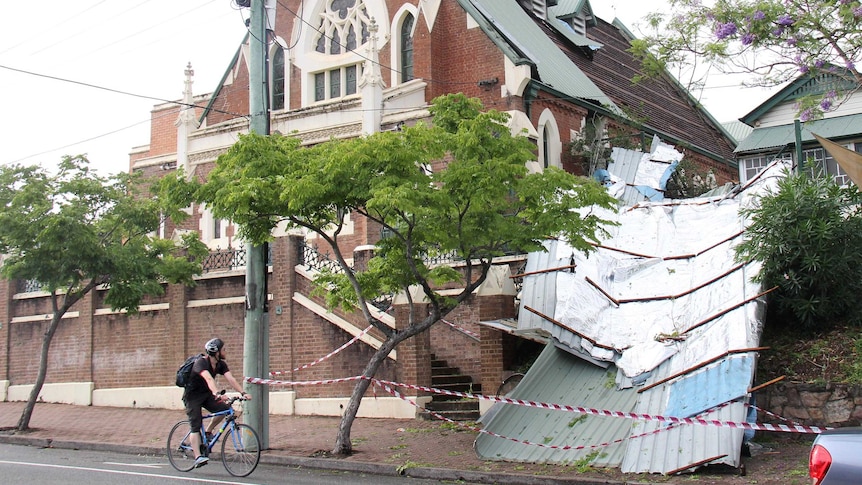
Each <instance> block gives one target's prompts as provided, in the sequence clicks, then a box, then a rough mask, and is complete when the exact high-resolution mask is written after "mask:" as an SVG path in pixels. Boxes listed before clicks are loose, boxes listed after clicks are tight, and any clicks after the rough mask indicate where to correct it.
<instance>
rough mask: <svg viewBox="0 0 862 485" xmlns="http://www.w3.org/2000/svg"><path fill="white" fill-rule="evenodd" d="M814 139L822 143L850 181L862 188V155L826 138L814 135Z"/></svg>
mask: <svg viewBox="0 0 862 485" xmlns="http://www.w3.org/2000/svg"><path fill="white" fill-rule="evenodd" d="M812 135H814V138H816V139H817V141H818V142H820V145H821V146H822V147H823V148H824V149H825V150H826V151H827V152H829V154H830V155H832V158H834V159H835V161H836V162H838V165H840V166H841V169H842V170H844V172H846V173H847V176H848V177H850V180H852V181H853V183H854V184H856V186H857V187H862V184H860V182H862V153H857V152H854V151H853V150H850V149H848V148H844V147H843V146H841V145H839V144H837V143H834V142H831V141H829V140H827V139H826V138H823V137H821V136H819V135H817V134H815V133H812Z"/></svg>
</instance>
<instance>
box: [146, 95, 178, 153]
mask: <svg viewBox="0 0 862 485" xmlns="http://www.w3.org/2000/svg"><path fill="white" fill-rule="evenodd" d="M179 115H180V107H179V105H172V106H167V107H164V108H160V109H154V110H153V111H152V113H151V120H152V121H151V123H150V151H149V153H148V156H150V157H154V156H158V155H166V154H169V153H176V152H177V127H176V125H175V123H176V122H177V117H179Z"/></svg>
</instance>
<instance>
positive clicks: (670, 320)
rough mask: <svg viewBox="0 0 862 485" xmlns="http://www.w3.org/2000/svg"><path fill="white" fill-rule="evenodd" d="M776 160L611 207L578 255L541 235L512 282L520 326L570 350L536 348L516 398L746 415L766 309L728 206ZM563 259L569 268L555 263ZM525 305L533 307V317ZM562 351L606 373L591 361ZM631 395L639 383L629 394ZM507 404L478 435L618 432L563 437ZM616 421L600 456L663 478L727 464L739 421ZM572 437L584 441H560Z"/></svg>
mask: <svg viewBox="0 0 862 485" xmlns="http://www.w3.org/2000/svg"><path fill="white" fill-rule="evenodd" d="M784 168H785V167H784V165H782V164H781V163H776V164H773V165H771V166H770V167H768V168H767V169H766V170H768V171H770V172H771V174H772V175H773V176H765V177H761V178H760V179H759V180H758V181H757V182H755V183H753V184H751V185H750V186H748V187H746V189H745V190H743V191H742V192H738V191H734V192H732V193H730V194H726V195H725V196H721V197H718V198H713V199H693V200H687V201H675V202H669V203H648V204H642V205H641V206H640V207H639V208H624V209H623V210H622V211H620V212H619V213H618V214H616V215H615V216H612V217H617V220H618V221H619V222H620V225H619V226H616V227H614V228H612V229H611V233H612V234H611V238H609V239H608V240H606V241H603V245H604V247H603V248H600V249H599V250H598V251H597V252H596V253H594V254H591V255H590V256H589V258H587V257H585V256H583V255H581V254H576V253H573V252H572V250H571V249H570V248H569V247H568V246H567V245H566V244H565V242H564V241H551V242H548V243H547V245H546V246H547V248H548V252H547V253H533V254H531V255H530V257H529V259H528V263H527V272H536V271H538V272H539V273H537V274H533V275H529V276H527V277H525V278H524V289H523V292H522V298H521V309H520V313H519V318H518V325H519V330H531V329H532V330H534V331H541V332H545V333H548V334H551V335H553V337H554V343H555V345H556V348H557V349H562V350H566V351H571V352H572V354H573V355H572V356H570V357H569V358H565V359H564V358H562V357H560V356H559V355H558V354H559V353H560V350H556V354H553V355H551V356H547V355H546V354H543V358H542V361H541V365H540V366H539V367H536V366H537V365H539V362H537V364H536V365H534V368H535V371H534V370H533V369H531V370H530V372H529V373H528V374H527V376H525V378H524V379H523V380H522V381H521V384H520V385H519V386H518V388H517V389H516V391H515V392H516V393H517V394H516V396H517V397H518V398H520V399H525V400H531V401H542V402H551V403H560V404H570V405H575V406H583V407H591V408H596V409H606V410H610V411H623V412H626V411H628V410H629V409H631V408H630V407H628V406H627V404H626V403H628V402H629V401H628V399H630V398H631V397H632V396H633V395H634V396H635V397H634V399H636V404H635V408H634V410H635V412H637V413H643V414H648V415H652V416H668V414H667V413H668V412H674V413H677V414H681V416H679V417H688V416H689V415H690V414H692V413H695V412H700V411H701V410H702V409H704V408H709V407H711V406H714V405H720V406H718V408H716V409H712V410H709V413H708V414H707V415H706V417H709V418H712V419H718V420H721V421H730V422H742V421H745V419H746V408H745V406H744V404H743V403H744V402H745V401H746V400H747V399H748V395H747V392H748V388H749V386H750V384H751V382H752V379H753V369H754V357H755V356H754V354H753V353H752V352H751V351H745V349H751V348H754V347H756V346H757V344H758V343H759V339H760V330H761V322H762V319H763V313H764V307H765V304H764V302H763V299H762V298H756V297H757V295H758V293H759V291H760V287H759V285H757V284H754V283H753V282H752V281H751V277H752V275H753V274H754V273H755V272H756V271H757V269H758V267H757V265H756V264H750V265H742V266H738V267H735V266H734V265H735V263H734V259H733V254H734V250H733V246H734V244H735V243H736V241H737V239H736V238H734V237H733V236H734V235H736V234H738V233H739V231H741V230H742V229H743V228H744V224H745V221H743V220H741V219H739V207H740V206H742V205H745V204H749V203H751V201H750V198H751V197H754V196H755V194H756V193H758V192H759V191H762V190H766V189H767V188H774V186H775V184H776V183H777V180H778V178H780V176H781V174H782V173H783V170H784ZM601 216H602V217H608V216H609V215H601ZM707 248H708V249H707ZM683 256H684V257H683ZM573 261H574V263H576V264H577V269H576V270H575V272H574V273H572V272H570V271H569V270H561V269H560V268H562V267H564V266H567V265H570V264H571V263H572V262H573ZM543 270H550V271H547V272H542V271H543ZM548 286H552V287H554V289H553V290H552V289H549V288H547V287H548ZM552 299H554V300H555V301H554V302H552V301H551V300H552ZM617 301H619V302H620V303H617ZM527 307H529V308H533V309H534V310H539V309H540V308H541V311H540V313H542V314H543V315H544V316H539V315H536V313H534V312H531V311H530V310H529V309H528V308H527ZM662 336H666V337H672V338H668V339H662V338H661V337H662ZM737 351H740V352H737ZM546 353H547V351H546ZM574 354H579V355H586V356H587V358H588V359H592V360H593V361H595V362H599V361H601V362H602V363H604V365H605V366H607V367H606V368H602V367H600V366H593V365H592V364H591V363H589V362H587V360H584V359H580V358H578V357H576V356H575V355H574ZM615 369H616V372H614V370H615ZM609 373H615V375H614V376H613V380H614V382H615V384H616V386H615V387H613V388H611V387H612V386H609V385H608V384H609V383H610V381H611V374H609ZM670 377H673V379H670ZM665 379H667V382H663V381H664V380H665ZM602 382H604V386H602ZM652 384H655V386H654V387H651V388H645V387H642V386H644V385H646V386H650V385H652ZM638 389H646V390H645V391H644V392H641V393H637V390H638ZM692 389H694V390H692ZM633 393H634V394H633ZM513 407H514V406H513ZM516 408H517V409H513V410H505V412H501V413H500V414H499V415H498V416H494V417H492V418H491V419H490V420H489V422H488V424H487V426H486V429H487V430H489V431H491V432H494V433H499V434H502V435H505V436H508V437H512V438H517V439H526V440H529V441H534V440H536V439H541V440H545V439H547V440H548V441H549V442H551V443H554V444H565V445H569V446H571V445H572V444H573V443H575V445H576V446H577V445H597V444H600V443H606V442H611V441H615V440H618V439H621V438H620V435H619V433H620V432H621V429H622V428H620V427H617V426H618V425H619V423H614V424H611V422H607V423H604V425H603V426H601V425H599V426H595V427H585V430H584V431H580V432H574V431H571V432H566V429H564V428H563V418H560V417H559V416H556V415H555V414H553V413H548V412H547V411H538V410H535V409H534V410H528V409H529V408H522V409H521V408H520V407H516ZM543 419H544V421H543ZM612 419H620V418H612ZM622 421H631V420H622ZM624 427H625V426H624ZM627 427H628V429H629V431H630V433H629V435H627V436H626V438H627V441H626V444H625V446H624V448H625V451H624V452H623V454H622V459H621V461H619V457H620V455H619V451H620V450H619V449H618V448H613V449H612V450H610V451H609V452H607V453H608V455H607V456H604V457H601V459H602V461H600V462H599V463H601V464H603V465H607V466H615V464H617V463H620V468H621V470H622V471H624V472H628V473H642V472H653V473H669V472H673V471H677V470H684V469H686V468H692V467H693V466H695V464H698V463H706V462H710V463H712V464H726V465H730V466H739V463H740V449H741V443H742V438H743V432H742V431H741V430H739V429H731V428H724V427H717V426H701V425H693V424H692V425H686V426H668V425H666V424H663V423H661V422H658V421H647V420H638V421H633V422H630V423H629V424H628V425H627ZM531 428H535V430H534V429H531ZM603 429H605V430H606V431H602V430H603ZM528 437H529V438H528ZM582 437H583V439H584V441H572V440H580V439H581V438H582ZM487 439H488V438H482V443H481V444H482V446H483V447H482V449H481V451H480V456H482V457H486V458H489V459H506V460H512V461H531V462H532V461H538V462H551V461H553V462H564V461H568V462H570V461H571V460H573V459H575V460H577V459H580V458H584V457H585V456H587V454H588V452H586V451H584V452H583V453H580V454H575V455H569V454H566V453H561V452H559V451H555V452H551V451H548V450H544V449H539V450H537V449H535V448H536V447H529V446H522V445H519V446H511V445H508V446H507V445H505V444H500V443H488V442H486V441H485V440H487ZM477 444H479V442H478V441H477ZM477 451H479V448H478V447H477ZM582 451H583V450H582Z"/></svg>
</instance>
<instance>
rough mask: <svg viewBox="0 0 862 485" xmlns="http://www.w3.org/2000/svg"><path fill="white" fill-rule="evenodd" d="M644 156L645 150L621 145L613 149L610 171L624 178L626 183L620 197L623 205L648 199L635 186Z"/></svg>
mask: <svg viewBox="0 0 862 485" xmlns="http://www.w3.org/2000/svg"><path fill="white" fill-rule="evenodd" d="M642 156H643V152H639V151H637V150H627V149H623V148H619V147H614V148H613V150H612V151H611V159H612V160H613V161H612V162H611V163H610V164H609V165H608V171H609V172H610V173H612V174H614V175H616V176H617V177H619V178H620V179H622V180H623V181H624V182H625V184H626V186H625V189H623V194H622V196H620V197H618V198H619V200H620V202H621V203H622V204H623V205H635V204H637V203H638V202H641V201H643V200H645V199H646V198H645V197H644V196H643V194H641V193H640V192H638V190H637V189H636V188H635V187H634V183H635V178H636V177H637V173H638V167H639V166H640V163H641V157H642Z"/></svg>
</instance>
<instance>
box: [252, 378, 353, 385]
mask: <svg viewBox="0 0 862 485" xmlns="http://www.w3.org/2000/svg"><path fill="white" fill-rule="evenodd" d="M242 379H243V380H244V381H245V382H248V383H251V384H261V385H266V386H320V385H328V384H340V383H342V382H350V381H358V380H361V379H368V378H367V377H363V376H353V377H342V378H340V379H323V380H319V381H279V380H276V379H261V378H258V377H243V378H242Z"/></svg>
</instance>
